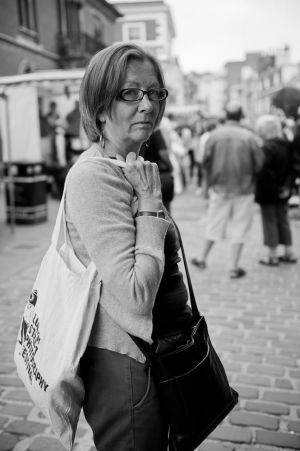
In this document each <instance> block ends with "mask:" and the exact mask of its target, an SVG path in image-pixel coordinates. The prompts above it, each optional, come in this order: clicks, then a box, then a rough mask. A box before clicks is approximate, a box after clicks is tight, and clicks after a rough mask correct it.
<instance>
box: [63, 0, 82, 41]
mask: <svg viewBox="0 0 300 451" xmlns="http://www.w3.org/2000/svg"><path fill="white" fill-rule="evenodd" d="M80 7H81V5H80V3H79V2H78V1H75V0H66V21H67V35H68V37H70V38H71V39H72V41H73V42H75V41H78V42H79V41H80V21H79V9H80Z"/></svg>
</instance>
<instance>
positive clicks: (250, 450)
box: [234, 445, 275, 451]
mask: <svg viewBox="0 0 300 451" xmlns="http://www.w3.org/2000/svg"><path fill="white" fill-rule="evenodd" d="M255 450H257V451H275V450H274V448H273V446H272V448H270V447H269V446H268V447H267V448H266V447H265V446H259V448H257V447H256V446H255V447H254V445H253V446H244V445H241V446H237V447H235V448H234V451H255Z"/></svg>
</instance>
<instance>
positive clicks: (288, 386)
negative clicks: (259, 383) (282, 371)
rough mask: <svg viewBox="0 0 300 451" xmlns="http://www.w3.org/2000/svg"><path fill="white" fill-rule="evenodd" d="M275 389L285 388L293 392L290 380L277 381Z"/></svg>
mask: <svg viewBox="0 0 300 451" xmlns="http://www.w3.org/2000/svg"><path fill="white" fill-rule="evenodd" d="M275 387H276V388H283V389H287V390H292V389H293V385H292V383H291V381H290V380H288V379H275Z"/></svg>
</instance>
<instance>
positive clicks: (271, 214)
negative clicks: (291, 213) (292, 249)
mask: <svg viewBox="0 0 300 451" xmlns="http://www.w3.org/2000/svg"><path fill="white" fill-rule="evenodd" d="M261 215H262V225H263V236H264V244H265V246H268V247H276V246H278V245H279V244H282V245H284V246H290V245H291V244H292V234H291V228H290V222H289V217H288V204H287V202H279V203H277V204H270V205H261Z"/></svg>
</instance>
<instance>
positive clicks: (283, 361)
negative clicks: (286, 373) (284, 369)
mask: <svg viewBox="0 0 300 451" xmlns="http://www.w3.org/2000/svg"><path fill="white" fill-rule="evenodd" d="M265 362H266V363H270V364H271V365H273V364H275V365H282V366H291V367H295V368H296V367H297V360H296V359H292V358H291V357H283V356H282V357H269V356H267V357H266V359H265Z"/></svg>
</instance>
